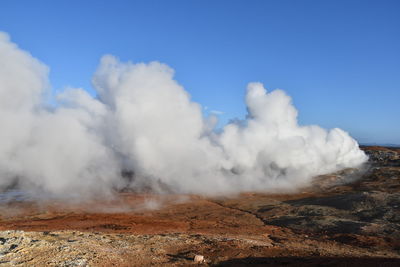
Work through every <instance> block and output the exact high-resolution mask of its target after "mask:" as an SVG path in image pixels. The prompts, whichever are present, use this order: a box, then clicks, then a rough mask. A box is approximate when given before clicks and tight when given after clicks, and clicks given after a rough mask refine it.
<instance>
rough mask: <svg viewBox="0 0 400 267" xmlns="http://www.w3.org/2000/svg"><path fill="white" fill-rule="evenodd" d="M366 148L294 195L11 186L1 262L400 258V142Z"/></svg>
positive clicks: (0, 222)
mask: <svg viewBox="0 0 400 267" xmlns="http://www.w3.org/2000/svg"><path fill="white" fill-rule="evenodd" d="M362 149H363V150H364V151H365V152H366V153H367V154H368V155H369V157H370V161H369V163H368V165H367V166H365V169H364V170H362V171H360V170H353V169H347V170H344V171H341V172H338V173H334V174H331V175H324V176H320V177H316V178H315V179H314V183H313V185H312V186H310V187H308V188H304V189H302V190H300V191H298V192H296V193H291V194H289V193H287V194H263V193H244V194H240V195H235V196H230V197H214V198H206V197H200V196H194V195H173V194H169V195H152V194H134V193H127V192H125V193H120V195H119V196H118V197H116V198H114V199H113V200H107V201H105V200H102V201H100V200H94V201H92V202H85V203H82V202H80V203H68V204H66V203H65V202H58V201H49V200H42V201H36V200H35V201H31V200H29V199H28V200H24V199H21V198H17V197H14V198H13V197H12V196H13V192H12V191H9V192H5V193H3V195H0V265H4V266H45V265H49V266H111V265H115V266H147V265H159V266H187V265H197V264H203V265H206V266H247V265H250V264H251V265H259V266H276V265H285V266H313V265H315V266H317V265H324V266H337V265H343V264H346V266H360V265H364V266H400V149H398V148H384V147H362ZM15 194H18V193H17V192H14V195H15ZM6 196H8V197H6ZM9 196H11V197H9ZM195 255H203V256H204V260H205V261H204V262H202V263H195V262H194V261H193V259H194V256H195Z"/></svg>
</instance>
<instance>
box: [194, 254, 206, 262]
mask: <svg viewBox="0 0 400 267" xmlns="http://www.w3.org/2000/svg"><path fill="white" fill-rule="evenodd" d="M193 261H194V262H196V263H203V262H204V256H203V255H196V256H194V259H193Z"/></svg>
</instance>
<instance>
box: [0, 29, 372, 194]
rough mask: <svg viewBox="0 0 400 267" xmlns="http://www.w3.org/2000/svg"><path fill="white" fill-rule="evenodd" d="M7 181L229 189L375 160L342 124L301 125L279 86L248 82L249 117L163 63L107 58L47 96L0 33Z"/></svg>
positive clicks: (68, 188)
mask: <svg viewBox="0 0 400 267" xmlns="http://www.w3.org/2000/svg"><path fill="white" fill-rule="evenodd" d="M0 62H1V64H0V127H1V129H0V188H3V189H4V188H7V187H9V186H11V185H15V184H17V185H18V187H20V188H22V189H23V190H25V191H30V192H43V193H49V194H52V195H55V196H63V197H72V196H79V197H82V196H85V197H90V196H93V195H97V196H99V195H101V196H104V195H107V194H112V192H113V191H115V190H119V189H123V188H131V189H133V190H144V189H151V190H153V191H160V192H164V191H167V192H178V193H199V194H220V193H234V192H241V191H250V190H251V191H253V190H256V191H270V190H277V189H286V190H287V189H293V188H297V187H299V186H303V185H306V184H307V183H309V182H310V181H311V179H312V177H314V176H316V175H321V174H325V173H330V172H334V171H337V170H340V169H343V168H351V167H358V166H360V165H361V164H362V163H364V162H365V161H366V159H367V157H366V155H365V154H364V153H363V152H362V151H361V150H360V149H359V147H358V144H357V142H356V141H355V140H354V139H352V138H351V137H350V136H349V135H348V134H347V133H346V132H344V131H342V130H340V129H333V130H330V131H326V130H324V129H322V128H320V127H318V126H299V125H298V123H297V110H296V109H295V108H294V106H293V105H292V102H291V98H290V97H289V96H288V95H286V94H285V92H284V91H282V90H275V91H272V92H267V91H266V90H265V89H264V87H263V85H262V84H260V83H250V84H249V85H248V87H247V94H246V105H247V109H248V116H247V118H246V119H245V120H242V121H238V120H236V121H235V122H232V123H229V124H227V125H226V126H225V127H224V128H223V129H222V131H218V132H216V131H214V126H215V125H216V119H215V117H211V118H204V117H203V115H202V109H201V106H200V105H199V104H197V103H194V102H192V101H191V100H190V96H189V94H188V93H187V92H186V91H185V90H184V88H183V87H182V86H180V85H179V84H178V83H177V82H176V81H175V80H174V79H173V76H174V71H173V70H172V69H171V68H170V67H168V66H167V65H165V64H162V63H158V62H151V63H149V64H144V63H139V64H133V63H130V62H128V63H123V62H120V61H119V60H118V59H116V58H115V57H113V56H110V55H107V56H104V57H103V58H102V59H101V62H100V65H99V67H98V69H97V71H96V73H95V74H94V77H93V85H94V87H95V89H96V91H97V94H98V97H97V98H93V97H92V96H90V95H89V94H88V93H87V92H86V91H84V90H82V89H68V90H66V91H64V92H63V93H61V94H59V95H58V96H57V104H56V107H55V108H49V107H48V105H47V104H46V100H45V99H46V96H48V94H49V92H48V88H49V83H48V68H47V67H46V66H45V65H44V64H42V63H41V62H39V61H38V60H37V59H35V58H34V57H32V56H31V55H30V54H29V53H27V52H25V51H22V50H21V49H19V48H18V47H17V45H15V44H14V43H12V42H11V41H10V39H9V37H8V35H7V34H5V33H0Z"/></svg>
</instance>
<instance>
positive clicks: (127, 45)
mask: <svg viewBox="0 0 400 267" xmlns="http://www.w3.org/2000/svg"><path fill="white" fill-rule="evenodd" d="M0 10H1V15H0V30H1V31H5V32H8V33H9V34H10V35H11V38H12V40H13V42H16V43H17V44H18V45H19V46H20V47H21V48H22V49H25V50H28V51H29V52H30V53H31V54H32V55H33V56H35V57H37V58H38V59H40V60H41V61H42V62H44V63H45V64H47V65H48V66H49V67H50V69H51V73H50V80H51V83H52V86H53V90H55V91H56V90H63V88H65V87H66V86H73V87H83V88H85V89H86V90H88V91H90V92H92V93H93V90H92V89H91V84H90V80H91V76H92V74H93V72H94V71H95V69H96V66H97V65H98V62H99V59H100V57H101V56H102V55H104V54H113V55H115V56H117V57H119V58H120V59H121V60H123V61H127V60H131V61H133V62H143V61H144V62H148V61H154V60H157V61H161V62H164V63H167V64H168V65H169V66H171V67H172V68H174V69H175V71H176V79H177V80H178V82H179V83H181V84H182V85H183V86H184V87H185V89H186V90H187V91H188V92H189V93H190V94H191V96H192V99H193V100H194V101H196V102H198V103H200V104H202V105H203V106H207V107H209V110H219V111H222V112H224V113H223V114H222V115H220V119H221V121H222V122H227V121H228V120H229V119H230V118H235V117H239V118H243V117H244V116H245V113H246V110H245V105H244V102H243V97H244V93H245V88H246V85H247V83H248V82H252V81H259V82H262V83H264V85H265V87H266V88H268V89H269V90H272V89H275V88H281V89H284V90H285V91H286V92H287V93H288V94H289V95H291V96H292V97H293V100H294V104H295V105H296V107H297V108H298V110H299V121H300V123H301V124H318V125H320V126H322V127H325V128H334V127H339V128H342V129H344V130H346V131H348V132H350V134H351V135H352V136H353V137H355V138H356V139H358V141H359V142H361V143H367V142H368V143H396V144H400V119H399V117H400V104H399V102H400V101H399V100H400V15H399V14H400V1H396V0H393V1H388V0H380V1H378V0H377V1H367V0H361V1H338V0H335V1H333V0H331V1H328V0H327V1H306V0H303V1H295V0H293V1H289V0H276V1H268V0H263V1H244V0H243V1H235V0H231V1H218V0H216V1H204V0H203V1H195V0H193V1H184V0H181V1H167V0H163V1H161V0H160V1H151V0H150V1H118V0H116V1H99V0H98V1H44V0H41V1H19V0H14V1H8V0H3V1H1V2H0ZM0 64H1V63H0Z"/></svg>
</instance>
